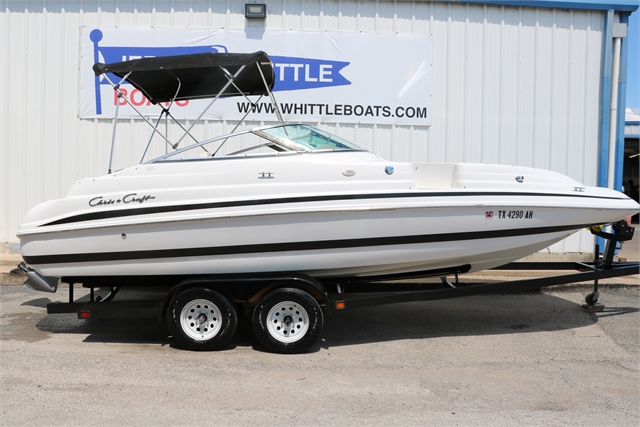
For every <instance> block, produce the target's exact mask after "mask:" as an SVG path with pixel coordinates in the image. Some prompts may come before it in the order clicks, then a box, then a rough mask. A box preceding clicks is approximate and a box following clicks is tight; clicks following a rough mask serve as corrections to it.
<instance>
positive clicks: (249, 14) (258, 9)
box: [244, 3, 267, 19]
mask: <svg viewBox="0 0 640 427" xmlns="http://www.w3.org/2000/svg"><path fill="white" fill-rule="evenodd" d="M244 17H245V18H247V19H264V18H266V17H267V5H266V4H263V3H246V4H245V5H244Z"/></svg>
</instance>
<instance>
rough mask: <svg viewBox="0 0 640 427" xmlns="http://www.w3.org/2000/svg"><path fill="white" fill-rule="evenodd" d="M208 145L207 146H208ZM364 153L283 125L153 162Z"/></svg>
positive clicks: (215, 140)
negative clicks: (296, 154)
mask: <svg viewBox="0 0 640 427" xmlns="http://www.w3.org/2000/svg"><path fill="white" fill-rule="evenodd" d="M205 146H206V147H205ZM321 151H363V150H362V148H360V147H358V146H357V145H355V144H352V143H351V142H349V141H347V140H345V139H342V138H340V137H339V136H336V135H332V134H330V133H329V132H325V131H322V130H320V129H316V128H314V127H313V126H308V125H304V124H284V125H277V126H270V127H263V128H257V129H252V130H245V131H241V132H237V133H233V134H230V135H225V136H220V137H217V138H212V139H209V140H207V141H203V142H201V143H198V144H194V145H191V146H189V147H185V148H182V149H179V150H176V151H174V152H173V153H168V154H165V155H164V156H161V157H158V158H156V159H154V160H151V163H153V162H158V161H176V160H177V161H180V160H191V159H200V160H202V159H203V158H207V157H209V158H212V157H213V158H221V157H245V156H260V155H273V154H276V153H283V154H284V153H308V152H321Z"/></svg>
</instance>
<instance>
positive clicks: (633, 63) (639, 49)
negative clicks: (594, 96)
mask: <svg viewBox="0 0 640 427" xmlns="http://www.w3.org/2000/svg"><path fill="white" fill-rule="evenodd" d="M627 37H628V38H629V39H628V40H629V48H628V49H629V50H628V51H627V55H628V57H627V58H628V63H627V102H626V104H627V108H631V110H633V112H635V113H638V114H640V9H638V10H636V11H635V12H633V13H632V14H631V16H630V17H629V26H628V28H627Z"/></svg>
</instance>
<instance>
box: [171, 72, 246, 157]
mask: <svg viewBox="0 0 640 427" xmlns="http://www.w3.org/2000/svg"><path fill="white" fill-rule="evenodd" d="M245 67H246V65H243V66H241V67H240V68H239V69H238V71H236V73H235V74H234V75H231V73H230V72H228V71H227V70H226V69H225V68H224V67H220V69H221V70H222V71H224V73H225V74H226V77H227V79H228V80H229V81H228V82H227V84H225V85H224V87H223V88H222V89H221V90H220V92H218V94H217V95H216V97H215V98H213V99H212V100H211V102H210V103H209V105H207V108H205V109H204V111H202V113H200V115H199V116H198V118H197V119H196V120H195V121H194V122H193V123H192V124H191V126H189V129H187V130H186V131H185V133H184V134H183V135H182V136H181V137H180V139H179V140H178V142H176V143H175V145H173V146H172V147H173V149H174V150H175V149H176V148H177V147H178V144H180V142H181V141H182V140H183V139H184V137H185V136H187V135H190V132H191V129H193V127H194V126H195V125H196V123H198V122H199V121H200V119H201V118H202V116H204V115H205V113H206V112H207V111H209V109H210V108H211V106H212V105H213V104H214V103H215V102H216V101H217V100H218V98H220V96H221V95H222V94H223V93H224V91H225V90H227V88H228V87H229V86H231V83H232V82H233V80H234V79H235V78H236V77H238V76H239V75H240V73H242V71H243V70H244V69H245Z"/></svg>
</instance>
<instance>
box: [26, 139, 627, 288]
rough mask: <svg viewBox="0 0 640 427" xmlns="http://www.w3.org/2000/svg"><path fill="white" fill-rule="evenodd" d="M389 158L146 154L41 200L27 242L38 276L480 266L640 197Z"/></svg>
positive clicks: (609, 215) (546, 175)
mask: <svg viewBox="0 0 640 427" xmlns="http://www.w3.org/2000/svg"><path fill="white" fill-rule="evenodd" d="M388 164H389V162H387V161H385V160H382V159H380V158H378V157H377V156H375V155H373V154H371V153H366V152H349V153H337V152H336V153H326V154H309V155H293V156H291V155H290V156H276V157H264V158H246V159H243V160H242V161H240V162H237V161H235V160H222V161H208V162H188V161H187V162H173V163H171V162H168V163H160V164H153V165H151V166H146V165H141V166H139V167H134V168H129V169H125V170H123V171H121V172H118V173H114V174H111V175H107V176H104V177H99V178H94V179H85V180H82V181H79V182H78V183H76V184H75V185H74V187H73V188H72V189H71V191H70V192H69V195H68V196H67V197H66V198H64V199H60V200H54V201H50V202H46V203H43V204H41V205H39V206H37V207H35V208H34V209H32V211H31V212H30V213H29V214H28V215H27V218H26V219H25V222H24V224H23V225H22V226H21V227H20V231H19V235H18V236H19V237H20V240H21V251H22V255H23V257H24V259H25V261H26V262H27V263H28V264H29V265H30V266H31V267H33V268H34V269H35V270H37V271H38V272H39V273H40V274H41V275H43V276H46V277H62V278H71V279H73V280H79V281H82V280H83V278H86V277H111V276H158V275H163V276H166V275H180V276H184V275H205V274H206V275H209V274H235V273H265V272H280V271H289V272H299V273H307V274H309V275H311V276H314V277H343V276H378V275H391V274H400V273H410V272H424V271H428V270H440V269H455V270H456V271H457V270H460V271H466V270H469V271H477V270H483V269H488V268H492V267H495V266H499V265H502V264H506V263H508V262H510V261H513V260H516V259H519V258H522V257H524V256H527V255H529V254H531V253H534V252H536V251H538V250H540V249H543V248H545V247H547V246H549V245H551V244H553V243H555V242H557V241H559V240H561V239H563V238H565V237H567V236H569V235H570V234H572V233H574V232H575V231H577V230H579V229H581V228H584V227H587V226H590V225H594V224H603V223H609V222H613V221H617V220H619V219H622V218H625V217H628V216H630V215H632V214H633V213H635V212H637V209H638V204H637V203H636V202H634V201H633V200H631V199H629V198H628V197H626V196H624V195H623V194H621V193H618V192H615V191H611V190H607V189H601V188H593V187H584V186H582V185H581V184H580V183H578V182H576V181H574V180H571V179H570V178H567V177H565V176H563V175H560V174H557V173H552V172H548V171H540V170H537V169H530V168H521V167H509V166H496V165H467V164H455V165H453V164H409V163H398V164H394V165H393V166H394V172H393V173H385V168H386V166H387V165H388ZM265 171H266V172H265ZM523 177H524V178H523ZM516 178H517V179H516ZM461 266H464V268H462V267H461ZM71 279H70V280H71Z"/></svg>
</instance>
